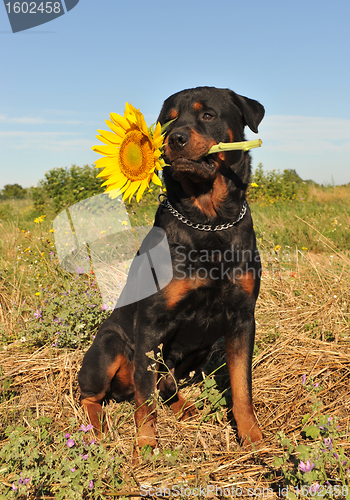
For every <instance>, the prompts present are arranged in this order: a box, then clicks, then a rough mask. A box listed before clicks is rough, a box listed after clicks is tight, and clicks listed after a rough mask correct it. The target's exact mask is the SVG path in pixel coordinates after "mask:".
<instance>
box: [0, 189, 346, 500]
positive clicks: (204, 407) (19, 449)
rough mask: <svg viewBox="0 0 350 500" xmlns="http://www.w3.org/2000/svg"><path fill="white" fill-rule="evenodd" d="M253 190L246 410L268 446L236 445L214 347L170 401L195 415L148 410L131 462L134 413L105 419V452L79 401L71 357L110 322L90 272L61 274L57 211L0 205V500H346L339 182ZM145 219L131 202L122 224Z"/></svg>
mask: <svg viewBox="0 0 350 500" xmlns="http://www.w3.org/2000/svg"><path fill="white" fill-rule="evenodd" d="M253 190H254V187H252V188H251V194H250V198H251V200H252V202H251V208H252V212H253V218H254V224H255V231H256V235H257V238H258V243H259V250H260V253H261V256H262V262H263V268H264V271H263V279H262V288H261V293H260V297H259V301H258V305H257V311H256V320H257V336H256V346H255V353H254V361H253V398H254V406H255V411H256V415H257V418H258V420H259V422H260V425H261V428H262V429H263V432H264V440H263V441H262V442H261V443H258V444H257V445H256V446H250V447H242V446H240V445H239V443H238V442H237V439H236V435H235V428H234V424H232V415H231V411H230V390H229V382H228V374H227V370H226V367H225V355H224V349H223V345H222V344H221V343H220V342H219V343H218V344H216V346H215V348H214V349H213V352H212V354H211V356H210V359H209V360H208V363H207V366H206V367H205V369H204V370H203V372H202V373H199V374H196V375H195V377H194V378H193V379H192V380H190V381H186V383H185V384H184V387H183V389H182V391H183V393H184V394H185V395H187V396H188V397H189V398H191V399H192V400H195V401H196V404H197V407H198V409H199V411H198V415H197V416H196V417H194V418H193V419H192V420H190V421H186V422H178V421H177V420H176V419H175V417H174V415H173V414H172V413H171V412H170V411H169V409H168V408H167V407H164V406H163V405H162V402H160V401H159V403H158V435H159V449H157V450H156V451H155V453H154V454H153V455H151V454H150V453H149V450H147V449H145V450H142V451H143V455H142V457H140V459H139V462H138V463H133V461H132V449H133V443H134V438H135V431H134V422H133V403H132V402H131V403H115V402H111V403H109V404H108V405H107V406H106V407H105V412H106V418H107V420H108V425H109V429H110V432H109V434H108V435H107V436H106V437H105V438H104V439H103V440H102V441H101V442H98V441H97V440H95V439H94V436H93V434H92V432H91V430H89V427H88V421H87V419H86V417H85V415H84V414H83V412H82V410H81V409H80V407H79V403H78V398H79V391H78V386H77V372H78V370H79V366H80V363H81V361H82V357H83V354H84V352H85V351H86V349H87V347H88V345H90V343H91V341H92V339H93V335H94V334H95V333H96V330H97V328H98V326H99V324H100V323H101V321H102V320H103V318H105V317H107V316H108V314H109V313H108V311H107V310H106V308H105V307H104V304H103V303H102V299H101V295H100V290H99V288H98V283H97V281H96V277H95V275H94V274H93V273H91V272H90V273H89V272H80V273H79V274H77V273H76V274H71V273H68V272H67V271H64V270H63V269H62V268H61V267H60V265H59V263H58V259H57V254H56V251H55V246H54V243H53V233H52V220H53V218H54V216H55V214H56V213H57V210H56V212H55V211H54V210H53V208H52V207H51V206H50V205H45V203H44V201H40V200H39V201H40V203H42V205H40V203H39V202H38V198H37V199H36V200H37V201H36V204H35V205H34V204H33V201H32V199H31V198H23V199H21V200H18V199H16V200H11V199H7V200H2V201H0V255H1V261H0V306H1V307H0V335H1V337H0V338H1V340H0V391H1V392H0V500H1V499H5V498H30V499H34V498H43V499H49V498H55V499H61V498H62V499H63V498H64V499H75V498H77V499H78V498H94V499H98V498H101V499H107V498H130V497H133V496H134V497H140V496H146V497H147V496H148V497H149V498H150V497H157V496H158V497H160V496H166V495H167V494H168V493H169V491H170V492H171V490H172V488H173V491H172V494H173V498H179V499H185V498H196V497H197V498H199V497H203V496H206V495H207V496H208V495H209V493H210V496H211V497H213V498H224V497H228V498H239V497H245V498H246V497H254V498H256V497H259V498H265V497H266V498H278V497H286V496H288V498H297V497H298V498H311V497H313V496H316V495H317V496H323V497H324V498H348V499H350V471H349V469H350V442H349V439H350V429H349V410H350V399H349V388H348V385H349V376H350V328H349V327H350V252H349V249H350V210H349V209H350V186H349V185H348V186H328V187H322V186H317V185H310V186H308V191H307V193H306V194H305V196H294V197H293V196H290V195H288V193H287V194H286V193H281V194H280V195H279V194H278V195H276V193H275V194H274V193H273V192H271V193H267V192H265V193H264V196H260V197H259V196H257V195H256V193H255V192H254V191H253ZM149 207H150V208H149ZM149 207H146V206H145V205H142V204H141V206H140V207H139V208H135V206H134V205H132V206H131V209H130V215H131V218H132V220H133V223H135V224H136V223H139V221H140V219H142V220H143V221H146V222H145V223H146V224H151V223H152V217H153V215H152V214H153V213H154V207H155V202H152V203H150V204H149ZM129 208H130V207H129ZM152 211H153V212H152ZM132 212H134V213H132ZM298 489H299V496H298ZM321 493H322V495H321Z"/></svg>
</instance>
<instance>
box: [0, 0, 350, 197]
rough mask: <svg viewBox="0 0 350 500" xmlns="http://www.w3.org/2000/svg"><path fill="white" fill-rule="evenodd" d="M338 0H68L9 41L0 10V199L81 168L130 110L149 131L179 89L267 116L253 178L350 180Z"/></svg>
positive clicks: (344, 23) (345, 33)
mask: <svg viewBox="0 0 350 500" xmlns="http://www.w3.org/2000/svg"><path fill="white" fill-rule="evenodd" d="M349 19H350V2H348V0H344V1H339V0H333V2H330V1H329V0H327V1H323V0H317V1H316V0H294V1H293V2H291V1H286V0H252V1H249V0H245V1H244V2H242V1H240V2H238V1H236V0H216V1H214V0H177V1H173V0H172V1H170V0H162V1H158V0H149V1H146V0H133V1H132V2H131V1H126V0H98V1H97V0H80V1H79V3H78V5H77V6H76V7H75V8H74V9H72V10H71V11H70V12H68V13H67V14H65V15H63V16H61V17H59V18H58V19H55V20H54V21H51V22H49V23H47V24H44V25H41V26H38V27H36V28H32V29H30V30H27V31H23V32H19V33H15V34H13V33H12V32H11V28H10V23H9V21H8V18H7V15H6V11H5V7H1V6H0V43H1V51H0V67H1V74H0V95H1V101H0V148H1V159H0V189H1V188H2V187H3V186H4V185H5V184H13V183H16V182H17V183H19V184H21V185H22V186H24V187H28V186H31V185H35V184H36V183H37V181H38V180H39V179H42V178H43V177H44V173H45V171H48V170H50V169H51V168H54V167H66V166H70V165H72V164H73V163H75V164H77V165H83V164H86V163H89V164H91V163H93V161H94V160H95V159H97V158H98V157H99V156H98V155H96V154H95V153H93V152H92V151H91V146H93V145H95V144H97V143H98V141H97V140H96V139H95V135H96V133H97V132H96V129H101V128H102V129H103V128H106V126H105V124H104V120H105V119H106V118H108V115H109V113H110V112H111V111H113V112H116V113H120V114H122V113H123V111H124V105H125V102H126V101H128V102H131V103H132V104H133V105H134V106H135V107H137V108H139V109H140V110H141V111H142V112H143V113H144V115H145V117H146V120H147V123H149V124H151V123H153V122H154V121H155V120H156V118H157V116H158V113H159V110H160V108H161V105H162V102H163V101H164V99H166V98H167V97H168V96H169V95H171V94H172V93H174V92H177V91H178V90H181V89H183V88H189V87H194V86H199V85H213V86H216V87H225V88H231V89H232V90H234V91H235V92H237V93H239V94H242V95H245V96H248V97H251V98H253V99H257V100H258V101H260V102H261V103H262V104H263V105H264V106H265V109H266V117H265V119H264V121H263V122H262V123H261V126H260V130H259V134H258V136H255V134H253V133H251V132H249V133H247V137H248V138H249V139H251V138H256V137H259V138H261V139H262V140H263V142H264V144H263V146H262V148H260V149H255V150H253V151H252V159H253V167H256V166H257V165H258V163H259V162H262V163H263V165H264V167H265V168H266V169H273V168H275V169H279V170H283V169H285V168H294V169H296V171H297V172H298V173H299V175H300V176H301V177H302V178H303V179H313V180H315V181H317V182H319V183H331V182H334V183H335V184H342V183H348V182H350V160H349V158H350V98H349V90H350V85H349V84H350V68H349V66H350V63H349V61H350V55H349V52H350V51H349V49H350V31H349Z"/></svg>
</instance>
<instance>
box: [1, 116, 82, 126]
mask: <svg viewBox="0 0 350 500" xmlns="http://www.w3.org/2000/svg"><path fill="white" fill-rule="evenodd" d="M0 123H8V124H20V125H42V124H44V123H45V124H55V125H57V124H58V125H82V124H86V123H87V122H85V121H81V120H47V119H46V118H41V117H35V116H13V117H10V116H7V115H0Z"/></svg>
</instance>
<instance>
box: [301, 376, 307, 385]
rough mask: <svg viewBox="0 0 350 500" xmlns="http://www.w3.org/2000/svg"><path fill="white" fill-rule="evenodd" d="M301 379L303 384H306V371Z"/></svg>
mask: <svg viewBox="0 0 350 500" xmlns="http://www.w3.org/2000/svg"><path fill="white" fill-rule="evenodd" d="M301 381H302V383H303V385H305V382H306V375H305V373H304V375H303V376H302V377H301Z"/></svg>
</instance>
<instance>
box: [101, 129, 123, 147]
mask: <svg viewBox="0 0 350 500" xmlns="http://www.w3.org/2000/svg"><path fill="white" fill-rule="evenodd" d="M97 132H98V133H99V134H101V136H102V137H103V138H104V139H105V140H107V141H108V142H109V143H112V144H118V145H120V144H121V143H122V139H121V138H120V137H119V136H118V135H117V134H114V133H113V132H108V130H98V131H97ZM101 136H97V138H98V139H99V140H100V141H101ZM102 142H105V141H102Z"/></svg>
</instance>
